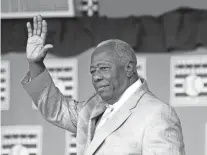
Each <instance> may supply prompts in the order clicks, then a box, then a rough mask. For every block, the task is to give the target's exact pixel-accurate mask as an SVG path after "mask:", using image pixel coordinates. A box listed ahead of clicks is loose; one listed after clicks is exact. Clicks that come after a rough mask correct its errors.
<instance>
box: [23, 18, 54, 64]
mask: <svg viewBox="0 0 207 155" xmlns="http://www.w3.org/2000/svg"><path fill="white" fill-rule="evenodd" d="M27 30H28V40H27V49H26V54H27V59H28V61H29V62H32V63H36V62H41V61H43V60H44V58H45V56H46V54H47V51H48V49H51V48H53V45H51V44H47V45H45V40H46V35H47V22H46V21H45V20H42V17H41V16H40V15H38V16H35V17H34V18H33V30H32V26H31V24H30V22H28V23H27Z"/></svg>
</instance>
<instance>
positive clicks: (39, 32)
mask: <svg viewBox="0 0 207 155" xmlns="http://www.w3.org/2000/svg"><path fill="white" fill-rule="evenodd" d="M41 31H42V17H41V15H38V16H37V35H39V36H40V35H41Z"/></svg>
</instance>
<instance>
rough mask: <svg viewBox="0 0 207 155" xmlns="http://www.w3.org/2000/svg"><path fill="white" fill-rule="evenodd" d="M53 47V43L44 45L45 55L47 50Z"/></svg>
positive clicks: (43, 51)
mask: <svg viewBox="0 0 207 155" xmlns="http://www.w3.org/2000/svg"><path fill="white" fill-rule="evenodd" d="M51 48H53V45H51V44H47V45H45V46H44V47H43V49H42V53H43V55H45V54H46V52H47V51H48V50H49V49H51Z"/></svg>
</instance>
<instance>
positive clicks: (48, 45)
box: [44, 44, 53, 50]
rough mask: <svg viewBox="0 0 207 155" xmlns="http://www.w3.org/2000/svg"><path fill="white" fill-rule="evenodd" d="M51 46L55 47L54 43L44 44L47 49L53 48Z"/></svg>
mask: <svg viewBox="0 0 207 155" xmlns="http://www.w3.org/2000/svg"><path fill="white" fill-rule="evenodd" d="M51 48H53V45H52V44H47V45H45V46H44V49H46V50H48V49H51Z"/></svg>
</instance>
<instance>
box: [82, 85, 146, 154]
mask: <svg viewBox="0 0 207 155" xmlns="http://www.w3.org/2000/svg"><path fill="white" fill-rule="evenodd" d="M147 91H148V88H147V84H146V82H145V81H144V82H143V84H142V85H141V87H140V88H139V89H137V91H136V92H135V93H134V94H133V95H132V96H131V97H130V99H128V100H127V101H126V103H125V104H124V105H123V106H122V107H121V108H120V109H119V110H118V111H117V112H116V113H115V114H114V115H113V116H112V118H111V119H109V120H108V121H107V122H106V123H105V124H104V125H103V126H102V127H101V128H100V129H99V130H98V131H96V133H95V136H94V138H93V140H92V141H91V143H90V144H89V146H88V148H87V150H86V152H85V155H92V154H93V153H94V152H95V151H96V149H97V148H98V147H99V146H100V145H101V144H102V143H103V141H104V140H105V139H106V138H107V136H109V135H110V134H111V133H112V132H114V131H115V130H116V129H118V128H119V127H120V126H121V125H122V124H123V123H124V122H125V120H127V119H128V118H129V117H130V115H131V109H133V108H134V107H136V105H137V103H138V101H139V99H140V98H141V97H142V96H143V95H144V94H145V93H146V92H147ZM94 131H95V126H94V129H93V132H94Z"/></svg>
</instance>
